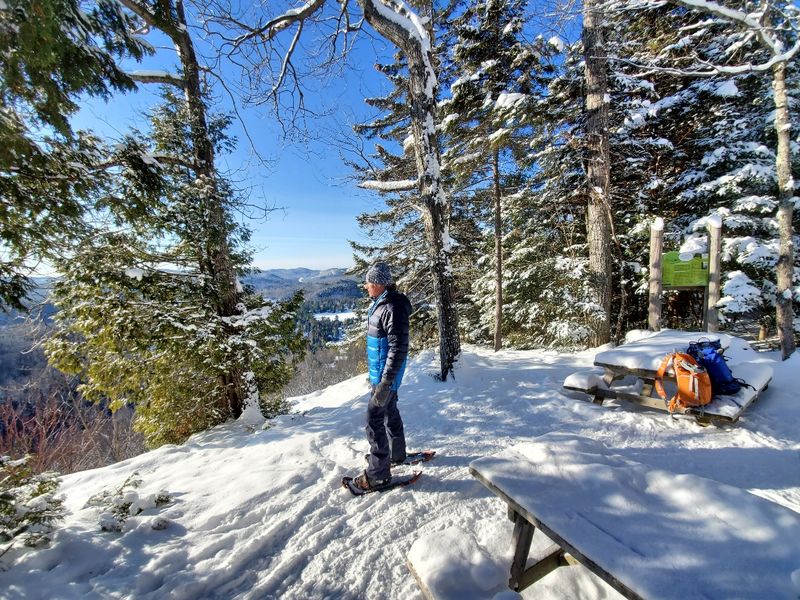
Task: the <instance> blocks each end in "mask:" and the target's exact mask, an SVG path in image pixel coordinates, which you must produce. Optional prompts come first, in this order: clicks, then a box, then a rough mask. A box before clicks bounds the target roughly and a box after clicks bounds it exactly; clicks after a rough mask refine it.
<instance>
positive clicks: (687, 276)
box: [647, 216, 722, 332]
mask: <svg viewBox="0 0 800 600" xmlns="http://www.w3.org/2000/svg"><path fill="white" fill-rule="evenodd" d="M721 232H722V221H721V219H719V217H716V216H714V217H711V218H709V220H708V233H709V236H708V253H707V254H704V255H699V254H688V255H687V254H682V253H680V252H667V253H666V254H665V253H663V247H664V220H663V219H661V218H660V217H659V218H657V219H656V220H655V221H654V222H653V224H652V225H651V226H650V289H649V306H648V311H647V326H648V328H649V329H650V330H652V331H660V330H661V311H662V306H663V304H662V299H661V296H662V292H663V290H697V289H702V290H703V300H704V302H703V304H704V305H705V311H704V313H703V329H705V330H706V331H709V332H714V331H718V330H719V316H718V314H717V303H718V302H719V298H720V248H721V243H722V242H721V240H722V235H721Z"/></svg>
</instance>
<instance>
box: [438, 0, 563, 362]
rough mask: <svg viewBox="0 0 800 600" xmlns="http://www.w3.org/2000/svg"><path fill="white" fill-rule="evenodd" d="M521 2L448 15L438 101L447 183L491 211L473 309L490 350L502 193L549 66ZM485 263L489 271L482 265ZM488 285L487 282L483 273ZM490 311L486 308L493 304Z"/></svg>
mask: <svg viewBox="0 0 800 600" xmlns="http://www.w3.org/2000/svg"><path fill="white" fill-rule="evenodd" d="M525 12H526V3H525V2H524V1H521V0H520V1H511V2H506V1H502V0H486V1H479V2H477V3H476V4H472V5H468V6H467V7H466V8H465V10H464V12H463V13H462V14H460V15H459V16H458V17H457V18H455V19H454V20H453V25H452V26H453V33H452V35H453V37H454V38H455V43H454V45H453V48H452V52H451V54H452V65H451V66H450V70H451V71H452V73H453V76H454V77H456V79H455V81H453V82H452V84H451V86H450V90H451V97H450V98H449V99H448V100H446V101H444V102H443V103H442V108H443V111H444V116H443V123H444V131H445V133H446V134H447V135H448V138H447V140H448V149H447V152H446V153H445V154H444V158H445V161H446V165H447V166H448V168H449V169H451V170H452V172H453V179H454V185H455V187H456V188H457V189H464V190H466V191H465V194H466V195H468V196H471V198H470V200H471V201H472V202H473V203H476V204H477V205H478V206H480V205H483V206H484V207H485V208H484V209H483V210H484V211H485V213H486V214H487V215H488V216H490V225H489V227H488V228H487V229H488V230H490V231H491V232H492V233H491V235H490V236H488V241H489V243H490V244H491V245H492V246H493V248H492V250H491V251H490V252H487V253H486V255H488V256H492V257H493V260H491V261H484V263H488V264H485V267H484V269H485V270H484V276H483V277H482V278H480V279H479V280H478V282H477V286H478V287H477V289H476V291H477V292H478V293H477V295H476V299H477V300H478V302H479V303H480V302H481V294H480V291H479V290H480V289H481V288H483V289H486V288H487V287H491V288H492V296H493V301H492V304H493V306H488V302H486V299H485V298H484V299H483V302H482V303H483V304H484V305H485V307H486V309H488V310H483V311H478V313H479V314H480V315H482V316H483V319H482V320H483V321H484V322H483V323H481V325H482V326H483V327H480V329H482V328H484V327H486V326H487V325H488V323H486V320H487V317H488V315H492V314H493V330H494V331H493V335H492V337H493V341H494V347H495V350H499V349H500V347H501V346H502V336H503V333H502V329H503V328H502V314H503V237H504V235H505V232H506V230H507V225H506V223H505V218H504V215H503V208H502V204H503V198H504V196H507V195H509V194H510V193H514V192H516V191H518V190H517V189H516V188H517V186H518V184H519V183H520V180H521V178H520V176H519V175H518V174H517V173H516V172H515V171H516V165H515V163H514V157H515V155H516V156H517V157H519V156H520V155H522V154H524V152H525V150H524V144H525V142H526V141H527V138H528V137H529V136H530V127H529V125H530V123H529V122H528V121H526V119H525V118H524V116H525V115H526V113H527V112H529V111H530V110H531V107H532V106H533V105H534V104H535V103H536V100H537V97H536V94H539V93H541V92H542V90H543V89H544V88H545V86H546V83H547V77H548V74H549V72H550V71H551V67H550V65H549V64H548V55H549V46H548V45H547V44H546V43H544V42H543V40H542V39H541V38H537V39H536V40H535V42H534V43H533V44H527V43H525V42H524V40H523V37H522V35H523V25H524V15H525ZM490 265H491V266H492V267H493V269H492V272H491V275H490V273H489V272H488V271H487V270H486V267H489V266H490ZM489 278H491V280H492V281H491V285H490V286H487V283H488V281H487V279H489ZM492 309H493V310H492Z"/></svg>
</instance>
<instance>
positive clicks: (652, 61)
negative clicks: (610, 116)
mask: <svg viewBox="0 0 800 600" xmlns="http://www.w3.org/2000/svg"><path fill="white" fill-rule="evenodd" d="M618 8H619V10H618V11H616V10H614V11H609V13H610V15H612V17H611V18H612V20H615V22H616V23H617V24H618V26H619V27H621V31H622V34H621V35H620V36H618V37H617V39H624V40H626V41H625V42H624V43H622V44H618V45H616V47H615V54H616V58H617V65H618V70H617V77H618V80H619V81H622V82H626V84H627V85H628V86H629V87H631V88H632V87H639V88H644V87H645V86H646V87H647V88H648V92H647V94H648V96H649V97H648V98H641V99H640V100H638V101H637V102H635V103H631V102H627V103H626V102H622V103H621V104H622V106H623V114H622V117H623V118H622V121H621V123H620V126H619V131H618V138H619V139H621V141H623V142H624V143H625V144H626V145H627V146H628V147H629V148H631V149H634V148H635V149H636V150H641V153H640V155H639V158H638V160H637V162H638V165H637V166H638V167H639V168H640V170H641V172H645V173H652V174H656V175H657V177H654V178H653V179H652V180H651V181H650V182H644V183H645V185H641V183H642V182H641V177H633V178H631V179H630V180H629V185H628V189H631V185H630V184H632V187H633V189H636V188H639V189H640V190H643V191H645V192H646V193H647V194H648V195H651V196H652V197H651V198H650V200H649V201H647V202H645V204H646V205H647V206H643V207H642V208H644V209H645V210H644V211H641V210H640V211H639V215H640V217H639V218H641V217H645V219H651V218H652V217H651V216H645V215H647V214H648V213H649V214H650V215H653V216H664V217H665V218H666V219H667V226H668V227H669V228H670V229H671V230H672V231H674V232H675V233H676V234H679V235H681V237H682V238H683V242H684V247H685V248H686V249H699V250H702V249H704V248H705V231H704V224H705V217H706V216H707V215H712V214H716V215H719V216H720V217H721V218H722V222H723V296H724V297H723V299H722V301H721V302H720V309H721V312H722V315H723V318H727V319H728V320H729V321H730V320H736V319H738V318H740V317H742V316H743V315H747V316H749V317H757V318H761V319H764V320H765V321H770V320H772V315H771V313H772V312H773V311H772V309H771V308H770V307H771V306H774V301H775V300H774V299H775V284H774V282H775V264H776V261H777V258H778V238H779V236H778V229H777V220H776V219H775V216H774V215H775V213H776V211H777V206H778V197H777V191H776V171H775V164H776V158H775V148H776V144H775V142H774V139H775V133H774V104H773V102H772V99H771V91H770V88H769V86H770V81H769V78H768V77H764V76H763V75H759V74H757V73H750V72H747V70H742V72H741V73H740V74H735V73H733V74H731V73H727V74H726V73H719V74H718V75H716V76H714V77H704V78H700V79H698V78H692V77H686V76H682V74H681V71H682V70H686V73H689V72H691V70H692V69H693V68H698V67H701V66H704V65H709V64H717V65H724V64H728V63H730V62H733V63H737V64H738V63H753V64H756V63H758V62H759V61H763V60H765V59H766V58H767V56H766V53H765V52H764V50H763V49H761V48H759V46H758V44H756V43H754V41H753V40H752V39H751V38H750V37H749V36H748V35H747V34H746V33H745V32H741V31H737V30H735V29H734V28H731V27H730V25H729V24H728V23H726V22H725V21H724V20H722V19H717V18H713V17H709V16H708V15H701V14H699V13H696V12H692V11H688V10H686V8H683V7H660V8H657V9H656V8H652V7H651V9H650V10H649V11H647V12H646V13H642V12H639V11H631V10H629V8H630V7H629V6H628V5H625V4H623V5H621V6H619V7H618ZM626 32H627V33H626ZM643 65H648V66H652V65H656V66H657V67H660V68H661V69H664V70H659V69H652V68H649V69H648V70H647V74H646V76H644V75H642V73H643V71H644V67H643ZM672 72H674V73H677V74H678V76H675V75H673V74H672ZM792 86H793V87H794V89H797V74H796V73H794V74H792V76H791V77H790V85H789V87H790V88H791V87H792ZM620 99H621V97H620V96H618V97H617V100H618V101H619V100H620ZM637 104H638V106H637ZM700 107H702V109H700ZM795 138H796V139H797V136H795ZM796 139H795V147H794V150H793V161H794V164H795V171H796V169H797V161H798V153H797V146H796ZM642 142H645V143H644V144H643V143H642ZM658 146H660V147H661V150H660V151H659V150H658ZM620 158H622V159H625V158H626V157H625V153H623V154H622V156H621V157H620ZM624 164H625V163H622V165H624ZM622 165H620V166H622ZM640 196H641V193H640ZM634 218H636V217H634ZM640 229H644V228H643V227H642V228H640ZM693 232H694V235H693ZM634 256H635V254H634Z"/></svg>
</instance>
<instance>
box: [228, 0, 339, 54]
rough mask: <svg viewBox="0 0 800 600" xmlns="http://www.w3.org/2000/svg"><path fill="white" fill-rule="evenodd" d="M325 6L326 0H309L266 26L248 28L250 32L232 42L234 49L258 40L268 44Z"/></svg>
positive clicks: (270, 21)
mask: <svg viewBox="0 0 800 600" xmlns="http://www.w3.org/2000/svg"><path fill="white" fill-rule="evenodd" d="M324 4H325V0H309V1H308V2H306V3H305V4H303V5H302V6H299V7H297V8H292V9H290V10H287V11H286V12H285V13H283V14H281V15H278V16H277V17H275V18H273V19H270V20H269V21H268V22H267V23H265V24H264V25H259V26H258V27H253V28H248V31H247V32H246V33H244V34H242V35H240V36H239V37H237V38H235V39H234V40H232V41H231V44H232V45H233V47H234V48H238V47H239V46H241V45H242V44H244V43H245V42H247V41H249V40H251V39H253V38H258V39H260V40H261V41H264V42H268V41H270V40H272V39H273V38H274V37H275V36H276V35H278V34H279V33H280V32H281V31H283V30H284V29H286V28H288V27H291V26H292V25H293V24H295V23H302V22H303V21H305V20H306V19H308V18H309V17H311V16H312V15H313V14H314V13H316V12H317V11H318V10H320V9H321V8H322V7H323V5H324Z"/></svg>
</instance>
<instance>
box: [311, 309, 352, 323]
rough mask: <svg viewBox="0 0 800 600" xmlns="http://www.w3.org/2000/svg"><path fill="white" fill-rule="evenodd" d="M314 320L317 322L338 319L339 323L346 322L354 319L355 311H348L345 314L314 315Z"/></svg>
mask: <svg viewBox="0 0 800 600" xmlns="http://www.w3.org/2000/svg"><path fill="white" fill-rule="evenodd" d="M314 318H315V319H316V320H317V321H322V320H326V321H334V320H335V319H339V320H340V321H347V320H348V319H355V318H356V313H355V311H352V310H349V311H346V312H338V313H314Z"/></svg>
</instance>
